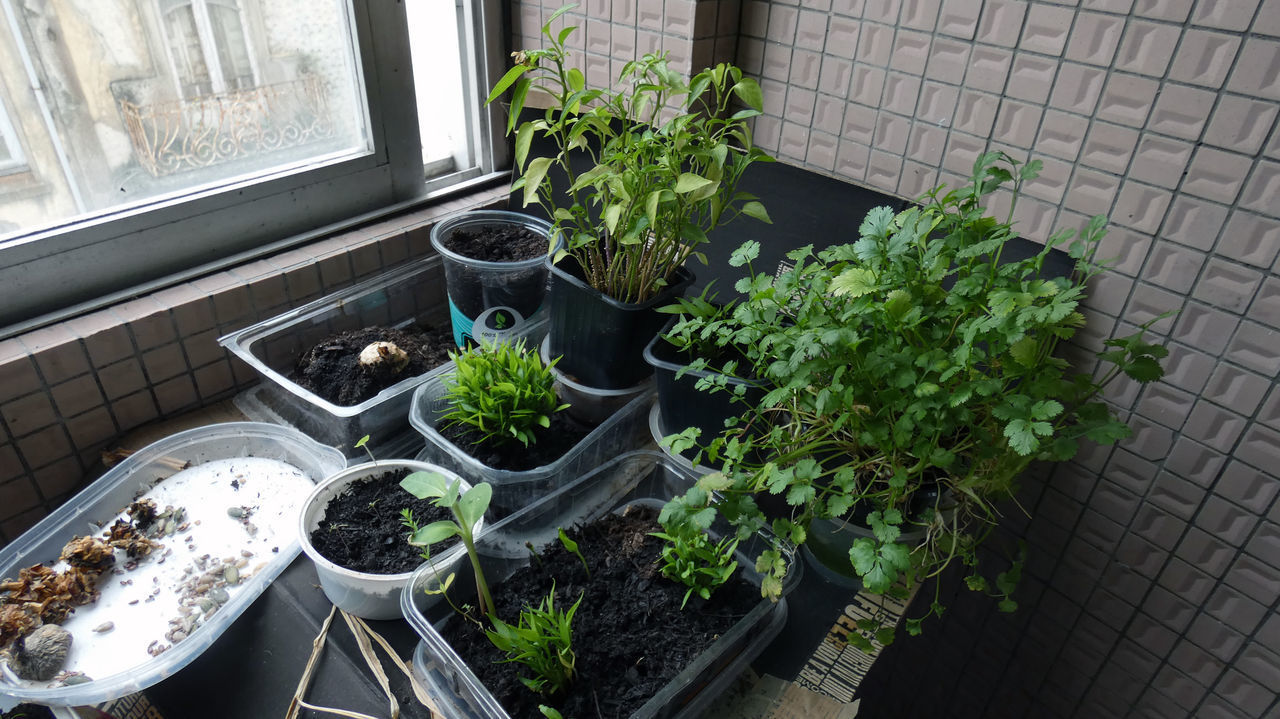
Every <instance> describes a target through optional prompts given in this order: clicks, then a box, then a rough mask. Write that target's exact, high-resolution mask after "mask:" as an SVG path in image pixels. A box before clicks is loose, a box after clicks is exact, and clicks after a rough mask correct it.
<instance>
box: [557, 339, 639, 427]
mask: <svg viewBox="0 0 1280 719" xmlns="http://www.w3.org/2000/svg"><path fill="white" fill-rule="evenodd" d="M550 346H551V343H550V342H548V341H546V340H543V341H542V344H541V346H540V347H539V348H538V356H540V357H541V358H542V363H543V364H544V365H546V364H551V348H550ZM551 375H552V376H553V377H555V378H556V394H558V395H560V399H562V400H564V401H565V402H567V403H568V404H569V409H568V410H567V411H568V412H569V414H571V415H573V417H574V419H576V420H578V421H579V422H586V423H587V424H599V423H600V422H603V421H604V420H605V419H607V418H608V417H609V416H610V415H612V414H613V413H614V412H617V411H618V410H619V409H621V408H623V407H625V406H626V405H627V404H628V403H629V402H631V401H632V400H633V399H635V398H636V397H640V396H647V395H649V394H650V393H652V392H653V375H649V376H648V377H646V378H645V379H643V380H641V381H640V382H639V383H637V384H634V385H632V386H630V387H624V388H622V389H602V388H599V387H588V386H587V385H585V384H582V383H581V382H575V381H574V380H573V379H572V378H570V377H569V376H568V375H567V374H565V373H564V372H561V371H560V367H559V366H558V365H557V366H555V367H552V368H551Z"/></svg>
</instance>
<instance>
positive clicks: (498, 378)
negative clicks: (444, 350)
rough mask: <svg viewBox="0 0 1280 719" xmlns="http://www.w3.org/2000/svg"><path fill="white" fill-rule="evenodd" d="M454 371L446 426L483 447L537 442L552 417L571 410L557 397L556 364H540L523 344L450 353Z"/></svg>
mask: <svg viewBox="0 0 1280 719" xmlns="http://www.w3.org/2000/svg"><path fill="white" fill-rule="evenodd" d="M450 357H451V358H452V359H453V361H454V363H455V365H456V369H455V370H454V373H453V376H452V379H451V380H447V381H446V386H447V392H448V394H447V397H448V403H449V409H448V411H447V412H445V414H444V416H443V420H444V422H445V425H446V426H448V425H463V426H465V427H467V428H469V429H471V430H473V431H475V432H477V433H479V435H480V442H481V443H483V444H490V443H493V444H500V443H504V442H513V441H514V442H519V443H520V444H521V445H523V446H525V447H528V446H529V445H531V444H533V443H535V442H537V439H538V436H537V432H538V430H539V429H543V428H546V427H550V426H551V415H553V414H555V413H556V412H559V411H560V410H563V409H565V408H567V407H568V406H569V405H567V404H562V403H561V402H560V400H559V398H558V397H557V396H556V390H555V377H554V376H553V375H552V374H551V369H550V368H551V367H552V366H554V365H555V361H552V362H551V363H550V364H549V365H546V366H544V365H543V364H542V358H541V357H539V356H538V353H537V352H536V351H533V350H530V349H527V348H526V347H525V343H524V340H519V341H517V342H516V343H515V344H505V343H499V344H492V345H491V344H486V345H482V346H480V347H476V348H472V349H470V350H467V351H465V352H458V353H450Z"/></svg>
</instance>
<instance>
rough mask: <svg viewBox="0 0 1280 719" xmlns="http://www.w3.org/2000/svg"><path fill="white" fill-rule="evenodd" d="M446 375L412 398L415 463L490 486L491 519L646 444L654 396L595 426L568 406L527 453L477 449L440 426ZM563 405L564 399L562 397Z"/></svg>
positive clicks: (458, 432)
mask: <svg viewBox="0 0 1280 719" xmlns="http://www.w3.org/2000/svg"><path fill="white" fill-rule="evenodd" d="M446 382H447V375H441V376H438V377H433V378H431V379H430V380H428V381H426V382H424V383H423V384H422V385H421V386H420V387H418V389H417V390H415V391H414V394H413V405H412V407H411V409H410V412H409V423H410V424H411V425H413V428H414V429H416V430H417V431H418V432H419V433H420V434H421V435H422V436H423V438H425V439H426V446H425V447H424V448H423V449H422V451H421V452H420V453H419V454H418V457H417V458H418V459H419V460H421V461H426V462H434V463H436V464H439V465H442V466H445V467H449V468H451V469H453V470H454V471H456V472H458V473H460V474H462V475H463V476H466V477H474V478H475V479H476V480H477V481H480V482H488V483H489V484H490V485H492V486H493V500H492V502H491V503H490V512H491V515H490V516H491V517H493V518H495V519H497V518H501V517H505V516H507V515H508V514H510V513H512V512H514V511H516V510H517V509H520V508H522V507H526V506H528V505H529V504H531V503H533V502H535V501H537V500H539V499H541V498H542V497H544V496H546V495H547V494H549V493H550V492H552V491H555V490H556V489H557V488H559V487H562V486H564V485H565V484H566V483H568V482H570V481H572V480H573V479H575V478H576V477H578V476H581V475H582V474H585V473H586V472H588V471H589V470H591V469H592V468H594V467H598V466H600V465H601V464H604V463H605V462H607V461H609V460H610V459H612V458H614V457H617V456H618V455H619V454H622V453H623V452H628V451H631V450H634V449H638V448H640V447H642V446H644V445H645V444H647V443H648V435H647V431H646V427H645V419H646V413H647V410H648V407H649V403H650V401H651V400H652V395H640V396H637V397H634V398H632V399H631V401H630V402H629V403H628V404H626V405H625V406H622V407H621V408H620V409H617V410H616V411H614V412H612V413H611V414H609V415H608V416H607V417H606V418H604V420H603V421H601V422H599V424H596V425H594V426H592V425H589V424H584V423H582V422H580V421H578V420H576V419H574V417H573V413H572V410H573V408H572V407H570V408H569V409H567V410H564V411H561V412H557V413H555V415H553V416H552V426H551V427H549V428H547V429H546V430H544V431H543V432H542V436H543V437H544V438H545V439H540V440H539V441H538V442H537V443H535V444H533V445H531V446H530V447H529V448H528V449H525V448H524V447H522V446H520V445H518V444H515V445H508V446H507V447H506V448H505V451H504V450H502V449H499V450H497V451H495V450H493V449H488V448H478V447H477V445H476V444H475V442H474V441H473V437H472V435H470V434H469V433H467V432H466V431H465V430H463V429H462V428H459V427H445V426H443V424H444V422H443V419H442V418H443V416H444V414H445V412H447V411H448V409H449V407H448V398H447V397H446V391H447V389H446ZM561 400H562V401H566V400H565V398H564V397H563V395H562V396H561Z"/></svg>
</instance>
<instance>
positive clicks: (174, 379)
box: [0, 188, 506, 545]
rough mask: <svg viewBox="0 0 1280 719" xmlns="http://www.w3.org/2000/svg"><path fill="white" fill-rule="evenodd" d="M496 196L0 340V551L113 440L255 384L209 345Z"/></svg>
mask: <svg viewBox="0 0 1280 719" xmlns="http://www.w3.org/2000/svg"><path fill="white" fill-rule="evenodd" d="M505 198H506V191H505V188H499V189H496V190H490V191H485V192H480V193H475V194H472V195H470V196H468V197H467V198H465V199H461V200H455V201H452V202H448V203H444V204H441V205H437V206H434V207H431V208H429V209H425V210H420V211H416V212H413V213H409V214H405V215H401V216H397V217H394V218H390V219H386V220H382V221H380V222H377V223H373V224H369V225H366V226H363V227H360V228H358V229H355V230H351V231H349V232H344V233H342V234H340V235H337V236H334V237H330V238H328V239H324V240H321V241H318V242H315V243H312V244H310V245H307V246H305V247H302V248H300V249H296V250H292V251H289V252H285V253H283V254H280V255H277V256H273V257H269V258H267V259H265V260H260V261H257V262H253V263H250V264H246V265H242V266H238V267H235V268H234V269H231V270H228V271H226V272H220V273H217V274H214V275H211V276H207V277H204V278H201V279H198V280H195V281H193V282H189V283H186V284H182V285H179V286H176V287H173V288H170V289H166V290H163V291H161V292H157V293H155V294H151V295H147V296H144V297H140V298H138V299H135V300H131V301H129V302H127V303H124V304H121V305H116V306H113V307H110V308H107V309H104V310H101V311H98V312H94V313H93V314H91V315H87V316H84V317H81V318H78V319H75V320H72V321H69V322H66V323H63V324H60V325H55V326H51V327H48V328H46V329H42V330H37V331H35V332H31V333H29V334H26V335H22V336H19V337H15V338H13V339H9V340H5V341H3V342H0V545H3V544H4V543H6V542H8V541H11V540H12V539H14V538H15V537H17V536H18V535H19V534H21V533H22V532H23V531H24V530H25V529H26V528H27V527H29V526H31V525H32V524H33V523H35V522H36V521H38V520H39V519H40V518H42V517H44V516H45V515H47V514H48V513H49V512H51V511H53V509H55V508H56V507H57V506H58V505H59V504H61V503H62V502H63V501H65V500H66V499H67V498H68V497H69V496H70V495H71V494H72V493H74V492H76V491H78V490H79V489H81V488H82V487H83V486H84V485H85V484H86V483H87V482H88V481H90V480H92V479H93V478H94V477H95V476H97V474H98V473H99V472H101V461H100V454H101V452H102V450H103V449H114V448H115V447H116V446H117V445H116V444H115V442H116V440H117V438H118V437H119V436H120V435H121V434H123V433H126V432H128V431H130V430H132V429H134V428H136V427H139V426H141V425H144V424H146V423H148V422H150V421H153V420H156V419H158V418H161V417H165V416H172V415H174V414H176V413H180V412H184V411H187V410H191V409H195V408H197V407H201V406H204V405H208V404H210V403H213V402H216V401H219V400H222V399H226V398H227V397H230V396H231V395H233V394H235V392H236V391H238V390H240V389H243V388H244V387H246V386H248V385H251V384H253V383H254V382H256V381H257V379H258V378H257V375H256V374H255V373H254V371H253V370H251V369H250V368H249V367H248V366H247V365H245V364H244V363H242V362H241V361H240V360H238V359H235V358H233V356H232V355H231V354H230V353H229V352H226V351H225V350H223V349H222V347H221V346H220V345H219V344H218V342H217V340H218V337H220V336H222V335H224V334H226V333H228V332H231V331H233V330H237V329H240V328H242V327H246V326H248V325H250V324H253V323H254V322H257V321H259V320H262V319H266V318H269V317H273V316H275V315H278V314H280V313H281V312H283V311H285V310H286V309H289V308H291V307H295V306H297V305H299V304H303V303H305V302H308V301H310V300H314V299H317V298H319V297H321V296H322V295H324V294H326V293H329V292H332V291H334V290H336V289H340V288H343V287H346V286H349V285H351V284H353V283H354V282H357V281H359V280H363V279H368V278H369V277H370V276H373V275H376V274H378V273H380V272H382V271H383V270H385V269H388V268H390V267H392V266H394V265H398V264H402V263H404V262H409V261H412V260H413V259H414V258H419V257H423V256H426V255H428V254H431V253H432V252H433V251H432V250H431V245H430V239H429V238H430V226H431V224H432V223H433V222H434V220H435V218H438V217H442V216H443V215H446V214H448V213H450V212H456V211H458V210H462V209H468V208H471V207H477V206H482V205H491V204H494V203H495V202H499V201H505ZM128 449H139V448H138V447H130V448H128Z"/></svg>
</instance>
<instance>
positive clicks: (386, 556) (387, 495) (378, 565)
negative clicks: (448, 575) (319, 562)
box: [311, 467, 450, 574]
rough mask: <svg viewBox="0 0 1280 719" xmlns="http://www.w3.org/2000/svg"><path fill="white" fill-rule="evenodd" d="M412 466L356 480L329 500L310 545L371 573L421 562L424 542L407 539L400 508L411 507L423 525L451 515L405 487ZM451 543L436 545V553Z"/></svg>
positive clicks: (397, 570) (408, 567)
mask: <svg viewBox="0 0 1280 719" xmlns="http://www.w3.org/2000/svg"><path fill="white" fill-rule="evenodd" d="M408 475H409V469H408V468H407V467H401V468H400V469H393V470H388V471H386V472H383V473H382V474H380V475H376V476H373V477H369V478H366V479H363V480H361V481H358V482H353V483H352V484H351V485H350V486H349V487H348V488H347V490H346V491H345V492H343V493H342V494H340V495H338V496H336V497H334V498H333V499H331V500H329V506H328V507H326V508H325V511H324V519H323V520H321V522H320V526H318V527H316V529H315V531H313V532H312V533H311V545H312V546H314V547H315V548H316V551H317V552H319V553H320V555H321V556H322V557H324V558H325V559H328V560H329V561H331V562H333V563H334V564H338V565H341V566H343V567H346V568H347V569H353V570H355V571H357V572H366V573H368V574H400V573H402V572H410V571H413V570H414V569H417V568H418V565H420V564H422V561H423V560H422V556H421V554H422V549H423V548H422V547H414V546H412V545H410V544H409V542H408V541H407V538H408V535H409V530H408V529H406V528H405V527H404V525H402V524H401V523H400V510H402V509H410V510H412V511H413V518H414V519H415V520H417V522H418V526H426V525H428V524H431V523H432V522H435V521H437V520H441V519H449V518H450V513H449V510H448V509H446V508H444V507H437V506H435V505H434V504H432V500H430V499H418V498H417V497H414V496H413V495H411V494H409V493H408V492H406V491H404V490H403V489H401V487H400V480H402V479H404V478H405V477H407V476H408ZM446 544H447V542H441V543H439V544H438V545H436V544H433V545H431V553H432V555H435V554H436V553H438V552H439V551H441V550H442V549H444V547H445V545H446Z"/></svg>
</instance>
